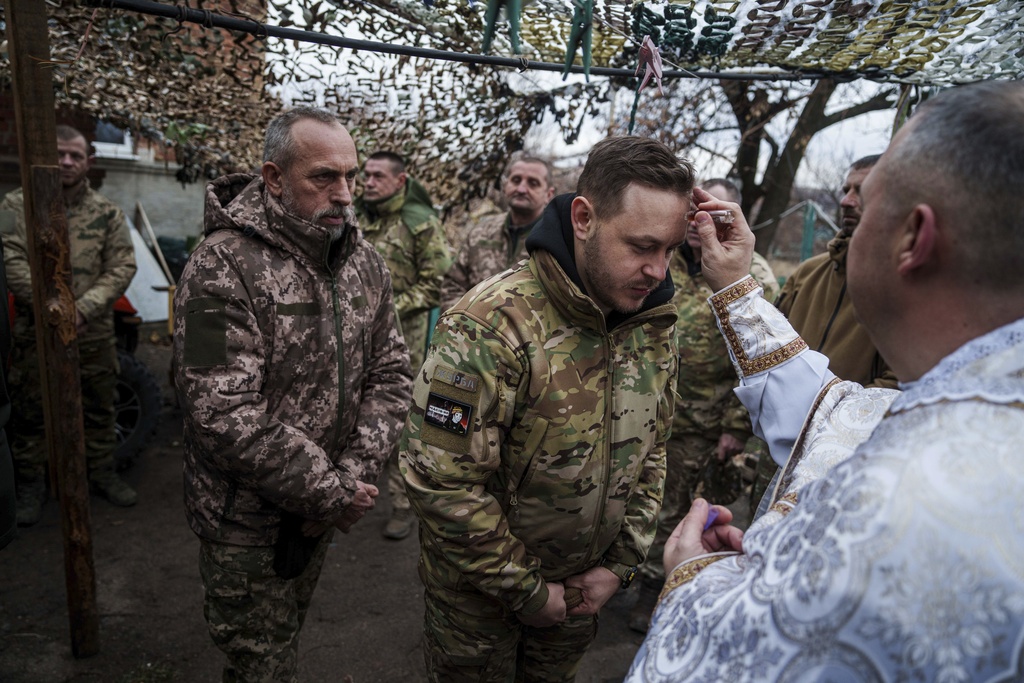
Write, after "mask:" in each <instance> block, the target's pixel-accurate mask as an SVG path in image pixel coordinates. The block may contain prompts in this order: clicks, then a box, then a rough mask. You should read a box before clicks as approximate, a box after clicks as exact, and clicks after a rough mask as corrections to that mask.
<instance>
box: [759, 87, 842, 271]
mask: <svg viewBox="0 0 1024 683" xmlns="http://www.w3.org/2000/svg"><path fill="white" fill-rule="evenodd" d="M835 90H836V82H835V81H833V80H832V79H822V80H820V81H818V82H817V83H816V84H815V86H814V90H812V91H811V94H810V95H809V96H808V97H807V101H806V102H804V108H803V110H802V111H801V112H800V116H799V117H798V118H797V121H796V125H795V126H794V127H793V131H792V132H791V133H790V135H789V139H788V140H787V141H786V146H785V148H784V149H783V150H782V154H780V155H779V157H778V159H777V160H776V161H775V163H774V164H772V165H770V166H769V167H768V169H767V170H766V171H765V174H764V178H763V179H762V180H761V195H762V196H763V197H764V203H763V204H762V205H761V210H760V211H758V213H757V223H758V224H764V223H766V222H768V221H770V222H768V224H767V225H765V226H764V227H763V228H761V229H760V230H758V231H757V233H756V236H757V245H756V247H755V248H756V249H757V251H758V253H760V254H766V253H768V248H769V247H770V246H771V243H772V241H773V240H774V239H775V233H776V232H777V231H778V228H779V222H778V217H779V216H780V215H781V214H782V212H783V211H785V210H786V208H787V207H788V206H789V200H790V196H791V195H792V193H793V184H794V183H795V182H796V172H797V171H798V170H799V168H800V163H801V162H802V161H803V159H804V155H805V154H806V153H807V145H808V144H810V142H811V138H813V137H814V135H815V133H817V132H818V131H820V130H822V129H823V128H825V127H826V118H825V106H826V105H827V104H828V100H829V98H830V97H832V93H834V92H835Z"/></svg>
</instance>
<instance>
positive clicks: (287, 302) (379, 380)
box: [174, 108, 411, 681]
mask: <svg viewBox="0 0 1024 683" xmlns="http://www.w3.org/2000/svg"><path fill="white" fill-rule="evenodd" d="M264 156H265V159H266V160H265V161H264V164H263V169H262V171H263V173H262V177H260V176H249V175H241V174H239V175H231V176H226V177H224V178H220V179H218V180H216V181H214V182H213V183H211V184H210V186H209V188H208V190H207V202H206V238H205V239H204V241H203V242H202V243H201V244H200V245H199V247H198V248H197V249H196V251H195V253H194V254H193V255H192V256H191V258H190V259H189V262H188V264H187V265H186V267H185V271H184V273H183V274H182V277H181V282H180V285H179V288H178V291H177V292H176V295H175V330H174V367H175V370H176V372H175V383H176V386H177V390H178V395H179V399H180V401H181V405H182V407H183V411H184V414H185V449H184V450H185V468H184V474H185V505H186V512H187V516H188V522H189V525H190V526H191V527H192V530H193V531H194V532H195V533H196V534H197V535H198V536H199V538H200V546H201V552H200V572H201V574H202V577H203V583H204V586H205V589H206V607H205V610H204V611H205V614H206V618H207V622H208V625H209V628H210V633H211V636H212V637H213V640H214V642H215V643H216V644H217V645H218V647H220V648H221V649H222V650H223V651H224V652H225V654H227V656H228V664H227V666H226V667H225V672H224V679H225V680H244V681H271V680H273V681H293V680H295V675H296V674H295V670H296V659H297V651H298V632H299V629H300V628H301V626H302V622H303V619H304V617H305V614H306V610H307V608H308V607H309V600H310V598H311V597H312V593H313V589H314V588H315V586H316V583H317V580H318V578H319V574H320V568H321V565H322V563H323V560H324V555H325V554H326V552H327V547H328V545H329V544H330V541H331V537H332V531H333V528H335V527H336V528H338V529H341V530H342V531H347V530H348V528H349V527H350V526H351V525H352V524H353V523H355V522H356V521H358V520H359V519H360V518H361V517H362V515H363V514H364V513H365V512H366V511H367V510H368V509H370V508H372V506H373V498H374V497H375V496H376V494H377V489H376V487H375V486H374V485H373V482H376V481H377V479H378V477H379V475H380V471H381V467H382V465H383V464H384V461H385V458H386V457H387V456H388V454H389V453H390V452H391V451H392V450H393V448H394V444H395V442H396V441H397V439H398V436H399V433H400V431H401V427H402V422H403V420H404V417H405V415H406V412H407V411H408V406H409V398H410V381H411V372H410V369H409V361H408V352H407V350H406V347H405V344H404V343H403V341H402V338H401V334H400V333H399V331H398V326H397V323H396V320H395V312H394V311H395V309H394V303H393V299H392V294H391V278H390V275H389V274H388V270H387V267H386V266H385V264H384V261H383V259H382V258H381V257H380V255H378V254H377V252H376V251H375V250H374V248H373V247H372V246H370V245H369V244H367V243H366V242H365V241H363V240H362V239H361V238H360V234H359V231H358V229H357V227H356V225H355V223H354V214H353V212H352V209H351V206H350V204H351V201H352V196H351V192H352V189H353V187H354V183H355V175H356V173H357V172H358V162H357V158H356V151H355V145H354V143H353V142H352V139H351V137H350V136H349V134H348V132H347V131H346V130H345V128H344V127H343V126H341V124H340V123H338V121H337V119H336V118H335V117H334V116H333V115H331V114H329V113H328V112H324V111H322V110H317V109H308V108H300V109H296V110H292V111H290V112H288V113H286V114H283V115H281V116H279V117H278V118H277V119H275V120H274V121H273V122H271V124H270V127H269V128H268V131H267V141H266V149H265V152H264ZM242 598H244V599H242Z"/></svg>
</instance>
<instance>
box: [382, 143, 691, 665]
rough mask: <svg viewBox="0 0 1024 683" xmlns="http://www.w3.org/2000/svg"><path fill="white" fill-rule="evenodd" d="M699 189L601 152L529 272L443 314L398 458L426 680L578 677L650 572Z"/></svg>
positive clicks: (655, 163)
mask: <svg viewBox="0 0 1024 683" xmlns="http://www.w3.org/2000/svg"><path fill="white" fill-rule="evenodd" d="M692 188H693V174H692V169H691V168H690V166H689V164H688V163H686V162H680V161H679V160H678V159H677V158H676V157H675V156H674V155H673V154H672V153H671V152H670V151H669V150H668V149H667V148H666V147H665V146H664V145H662V144H661V143H658V142H656V141H654V140H650V139H643V138H634V137H620V138H609V139H607V140H604V141H602V142H600V143H598V145H597V146H595V147H594V149H593V150H592V152H591V154H590V158H589V160H588V161H587V165H586V167H585V168H584V170H583V173H582V175H581V176H580V180H579V189H578V191H579V194H577V195H575V196H574V195H571V194H569V195H562V196H560V197H556V198H555V199H554V201H552V202H551V203H550V204H549V205H548V206H547V208H546V209H545V211H544V214H543V216H542V218H541V220H540V222H539V223H538V224H537V226H536V227H535V228H534V229H533V231H532V232H531V234H530V237H529V239H528V241H527V249H528V251H529V253H530V258H529V261H528V262H526V263H523V264H521V265H520V266H518V267H517V268H515V269H514V270H512V271H510V272H508V273H505V274H502V275H499V276H495V277H493V278H491V279H489V280H486V281H485V282H483V283H481V284H479V285H477V286H476V287H475V288H474V289H472V290H471V291H470V292H469V293H468V294H467V295H466V296H465V297H463V298H462V299H461V300H460V301H459V302H458V303H457V304H455V305H454V306H453V307H452V308H450V309H449V310H448V311H447V312H446V313H445V314H443V315H442V316H441V319H440V321H439V322H438V326H437V329H436V330H435V332H434V338H433V341H432V343H431V348H430V352H429V354H428V357H427V361H426V363H425V364H424V367H423V370H422V371H421V372H420V373H419V375H417V377H416V380H415V383H414V399H413V407H412V410H411V412H410V414H409V420H408V422H407V424H406V429H405V432H404V434H403V437H402V447H401V457H400V462H401V464H402V474H403V475H404V476H405V478H406V482H407V484H408V488H409V497H410V499H411V500H412V503H413V507H414V509H416V511H417V513H418V514H419V516H420V543H421V552H422V555H421V562H420V575H421V578H422V580H423V583H424V585H425V588H426V590H425V596H424V599H425V602H426V611H425V617H424V631H425V639H424V652H425V658H426V664H427V672H428V676H429V678H430V680H432V681H444V682H445V683H451V682H458V681H473V682H485V683H486V682H489V681H507V680H512V679H513V678H516V680H544V681H572V680H573V679H574V677H575V674H576V671H577V670H578V668H579V665H580V662H581V660H582V657H583V654H584V652H585V650H586V648H587V647H588V646H589V644H590V643H591V642H592V640H593V638H594V636H595V634H596V630H597V618H596V615H597V613H598V611H599V610H600V608H601V607H602V606H603V605H604V603H605V602H606V601H607V600H608V599H609V598H610V597H611V596H612V595H614V594H615V592H616V591H617V590H618V589H619V588H620V587H622V586H625V585H628V584H629V582H630V581H631V580H632V577H633V576H634V575H635V573H636V567H637V565H639V564H640V563H641V562H643V561H644V558H645V556H646V555H647V548H648V546H649V545H650V543H651V540H652V538H653V536H654V524H655V521H656V519H657V514H658V508H659V506H660V504H661V496H662V487H663V483H664V476H665V441H666V440H667V438H668V432H669V428H670V425H671V420H672V414H673V402H674V398H673V387H674V384H675V381H676V377H675V375H676V353H677V352H676V345H675V337H674V332H673V324H674V322H675V319H676V313H675V309H674V307H673V306H672V305H671V303H670V302H671V298H672V291H673V288H672V281H671V278H670V277H668V263H669V258H670V256H671V254H672V252H673V251H674V250H675V248H676V247H678V246H679V244H680V243H681V242H682V240H683V237H684V235H685V233H686V225H687V222H686V217H685V214H686V212H687V210H688V209H689V196H690V192H691V190H692ZM577 602H579V604H577ZM574 605H575V606H574ZM517 651H518V652H519V653H525V658H520V659H518V660H517Z"/></svg>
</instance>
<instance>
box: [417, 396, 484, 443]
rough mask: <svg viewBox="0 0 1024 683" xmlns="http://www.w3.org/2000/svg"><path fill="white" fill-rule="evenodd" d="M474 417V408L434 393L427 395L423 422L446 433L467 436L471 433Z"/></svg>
mask: <svg viewBox="0 0 1024 683" xmlns="http://www.w3.org/2000/svg"><path fill="white" fill-rule="evenodd" d="M472 416H473V406H471V405H469V404H468V403H463V402H462V401H456V400H455V399H451V398H445V397H444V396H441V395H439V394H435V393H434V392H430V393H429V394H428V395H427V406H426V409H425V410H424V414H423V421H424V422H425V423H426V424H429V425H434V426H435V427H439V428H441V429H444V430H445V431H449V432H452V433H453V434H458V435H459V436H465V435H466V434H468V433H469V421H470V419H471V418H472Z"/></svg>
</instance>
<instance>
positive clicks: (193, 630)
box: [0, 333, 642, 683]
mask: <svg viewBox="0 0 1024 683" xmlns="http://www.w3.org/2000/svg"><path fill="white" fill-rule="evenodd" d="M154 336H155V337H159V335H158V334H157V333H154ZM136 355H137V357H139V358H141V359H142V360H143V361H144V362H145V363H146V364H147V365H148V366H149V367H150V368H151V369H152V370H153V372H154V373H155V374H156V375H157V377H160V378H162V380H163V381H162V384H163V388H164V411H163V419H162V422H161V426H160V428H159V431H158V432H157V434H156V436H155V438H153V440H152V441H151V442H150V444H149V447H148V448H147V450H146V451H145V452H144V453H143V454H142V456H141V457H140V459H139V461H138V462H137V463H136V465H135V466H134V467H133V468H132V469H130V470H129V471H128V472H126V473H125V476H126V479H127V480H128V481H129V482H130V483H131V484H132V485H133V486H135V487H137V489H138V492H139V503H138V505H136V506H135V507H132V508H127V509H124V508H115V507H113V506H112V505H110V504H108V503H106V502H105V501H103V500H101V499H98V498H95V497H94V498H93V504H92V508H91V509H92V530H93V544H94V547H93V557H94V564H95V570H96V581H97V602H98V607H99V614H100V652H99V654H97V655H95V656H93V657H89V658H84V659H75V658H74V657H73V656H72V654H71V641H70V629H69V623H68V612H67V598H66V594H65V589H64V586H65V577H64V562H63V542H62V538H61V531H60V519H59V516H58V509H57V505H56V503H54V502H53V501H50V502H49V503H48V504H47V506H46V509H45V512H44V516H43V519H42V521H41V522H40V523H39V524H37V525H36V526H33V527H31V528H29V529H22V530H20V532H19V536H18V538H16V539H15V541H14V542H13V543H12V544H11V545H10V546H8V547H7V548H6V549H4V550H3V551H0V681H4V682H5V683H51V682H56V681H75V682H86V681H100V682H103V683H108V682H109V683H142V682H147V683H160V682H165V681H178V682H188V683H192V682H204V681H218V680H220V670H221V666H222V664H223V657H222V655H221V654H220V652H219V650H217V648H216V647H214V645H213V643H212V642H211V641H210V637H209V635H208V634H207V631H206V624H205V622H204V620H203V606H202V598H203V588H202V582H201V580H200V578H199V571H198V553H199V542H198V541H197V539H196V537H195V536H194V535H193V533H192V531H191V530H190V529H189V528H188V525H187V524H186V522H185V513H184V509H183V504H182V480H181V413H180V411H179V410H178V409H177V408H176V407H175V406H174V404H173V402H172V401H171V400H170V389H169V386H168V381H167V367H168V363H169V357H170V348H169V346H168V345H167V344H166V342H165V340H163V339H158V340H157V343H153V340H152V339H151V340H150V341H143V342H142V343H141V344H140V346H139V349H138V351H137V353H136ZM381 489H382V492H383V493H382V496H381V499H378V504H377V507H376V509H375V510H373V511H372V512H371V513H370V514H369V515H367V516H366V517H365V518H364V519H363V520H361V521H360V522H359V524H357V525H356V527H355V528H354V529H353V531H352V532H351V533H350V534H349V535H347V536H346V535H342V534H338V535H337V536H336V538H335V544H334V545H333V547H332V548H331V550H330V552H329V553H328V556H327V561H326V563H325V565H324V570H323V574H322V576H321V579H320V584H319V587H318V588H317V592H316V595H315V596H314V599H313V604H312V607H311V609H310V613H309V617H308V619H307V621H306V625H305V627H304V628H303V632H302V637H301V643H300V659H299V663H300V669H299V672H300V679H301V680H303V681H338V682H339V683H390V682H392V681H395V682H398V681H403V682H405V681H409V682H413V683H415V682H416V681H423V680H425V678H424V673H423V657H422V652H421V649H420V628H421V619H422V614H423V606H422V589H421V586H420V582H419V579H418V578H417V576H416V558H417V554H418V548H417V544H416V540H415V536H410V537H409V538H407V539H405V540H403V541H387V540H385V539H383V538H382V537H381V535H380V531H381V529H382V528H383V526H384V524H385V523H386V521H387V518H388V513H389V504H388V501H387V495H386V491H385V489H386V487H384V486H381ZM634 600H635V596H634V595H632V594H631V593H629V592H626V591H623V592H620V594H619V595H617V596H616V597H615V598H613V599H612V601H611V602H610V603H609V604H608V605H607V606H606V607H605V609H604V610H603V612H602V615H601V617H602V618H601V625H600V630H599V635H598V640H597V642H596V643H595V644H594V646H592V647H591V649H590V651H589V652H588V653H587V656H586V658H585V659H584V662H583V668H582V671H581V673H580V675H579V677H578V679H577V680H578V681H579V682H580V683H604V682H610V681H621V680H622V679H623V678H624V676H625V674H626V672H627V670H628V668H629V664H630V662H631V661H632V658H633V655H634V653H635V652H636V650H637V648H638V647H639V645H640V643H641V640H642V638H641V636H640V635H638V634H636V633H634V632H633V631H630V630H629V629H628V628H627V626H626V617H627V614H628V611H629V609H630V607H631V606H632V602H633V601H634Z"/></svg>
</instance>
